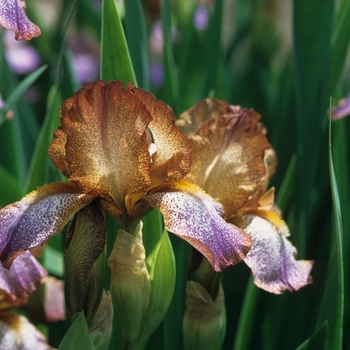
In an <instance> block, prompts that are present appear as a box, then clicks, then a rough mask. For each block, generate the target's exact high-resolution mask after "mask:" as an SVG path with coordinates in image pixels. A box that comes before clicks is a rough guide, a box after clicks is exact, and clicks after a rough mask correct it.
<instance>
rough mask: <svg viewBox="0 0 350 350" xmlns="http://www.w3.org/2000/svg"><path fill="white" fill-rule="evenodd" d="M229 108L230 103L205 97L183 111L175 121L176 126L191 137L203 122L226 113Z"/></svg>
mask: <svg viewBox="0 0 350 350" xmlns="http://www.w3.org/2000/svg"><path fill="white" fill-rule="evenodd" d="M235 108H239V107H235ZM229 109H230V105H229V104H228V103H227V102H225V101H220V100H215V99H211V98H206V99H204V100H201V101H199V102H198V103H197V104H195V105H194V106H193V107H191V108H190V109H188V110H187V111H185V112H183V113H182V114H181V115H180V118H179V119H178V120H177V121H176V126H177V127H178V128H179V129H180V130H181V131H182V132H183V133H185V134H186V135H187V136H188V137H191V136H193V135H194V134H195V133H196V132H197V130H198V129H200V127H201V126H202V125H203V123H205V122H206V121H208V120H210V119H215V118H216V117H218V116H220V115H223V114H226V113H228V112H229Z"/></svg>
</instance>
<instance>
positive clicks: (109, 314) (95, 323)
mask: <svg viewBox="0 0 350 350" xmlns="http://www.w3.org/2000/svg"><path fill="white" fill-rule="evenodd" d="M113 314H114V310H113V304H112V298H111V293H110V292H107V293H106V291H105V290H103V294H102V299H101V303H100V306H99V307H98V309H97V311H96V313H95V315H94V317H93V318H92V320H91V322H90V324H89V328H88V329H89V334H90V338H91V341H92V342H93V344H94V347H95V349H96V350H103V349H108V347H109V343H110V342H111V338H112V329H113V328H112V324H113Z"/></svg>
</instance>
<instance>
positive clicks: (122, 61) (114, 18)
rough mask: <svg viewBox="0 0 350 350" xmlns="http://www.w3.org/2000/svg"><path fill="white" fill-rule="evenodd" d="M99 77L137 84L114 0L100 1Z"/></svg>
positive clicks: (105, 79)
mask: <svg viewBox="0 0 350 350" xmlns="http://www.w3.org/2000/svg"><path fill="white" fill-rule="evenodd" d="M100 76H101V79H103V80H104V81H106V82H108V81H110V80H116V79H117V80H120V81H123V82H124V83H128V82H133V83H134V85H135V86H137V81H136V77H135V73H134V69H133V66H132V63H131V59H130V55H129V49H128V46H127V44H126V39H125V35H124V30H123V27H122V24H121V21H120V18H119V15H118V11H117V7H116V4H115V1H114V0H103V2H102V42H101V71H100Z"/></svg>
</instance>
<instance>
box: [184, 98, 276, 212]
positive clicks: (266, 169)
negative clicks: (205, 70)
mask: <svg viewBox="0 0 350 350" xmlns="http://www.w3.org/2000/svg"><path fill="white" fill-rule="evenodd" d="M201 115H202V118H200V116H201ZM181 117H182V118H185V121H186V123H187V124H189V123H190V120H187V119H188V118H191V117H193V118H194V124H196V125H197V123H198V121H199V120H207V121H206V122H204V124H202V126H201V127H200V128H199V129H197V130H196V131H195V130H192V129H191V132H195V133H194V134H193V135H192V137H191V141H192V146H193V161H192V167H191V171H190V173H189V174H188V175H187V176H186V180H188V181H190V182H193V183H196V184H197V185H199V186H200V187H202V188H203V189H204V190H205V191H206V192H207V193H208V194H209V195H210V196H212V197H213V198H214V199H215V200H216V201H218V202H220V203H221V204H222V205H223V206H224V210H225V218H229V217H231V216H232V215H235V214H236V212H237V210H238V209H240V208H242V207H243V206H244V205H245V204H246V203H247V201H248V200H249V201H251V202H252V201H254V200H257V199H258V198H259V197H260V196H261V194H262V193H263V192H264V191H265V187H266V183H267V181H268V180H269V178H270V177H271V176H272V174H273V173H274V171H275V166H276V156H275V153H274V151H273V150H272V148H271V146H270V144H269V143H268V141H267V139H266V137H265V129H264V128H263V126H262V125H261V124H260V123H259V119H260V115H259V114H258V113H256V112H254V111H253V110H247V109H243V108H240V107H238V106H230V105H229V104H227V103H225V102H222V101H216V100H209V99H207V100H204V101H201V102H199V103H198V104H197V105H195V106H194V107H192V108H191V109H190V110H189V111H187V112H185V113H184V114H183V115H181ZM189 125H190V124H189ZM186 128H187V129H188V128H190V126H187V127H186Z"/></svg>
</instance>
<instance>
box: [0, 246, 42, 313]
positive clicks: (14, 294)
mask: <svg viewBox="0 0 350 350" xmlns="http://www.w3.org/2000/svg"><path fill="white" fill-rule="evenodd" d="M46 275H47V272H46V270H45V269H44V268H43V267H42V266H41V265H40V264H39V262H38V261H37V260H36V259H35V258H34V256H33V255H32V254H31V253H30V252H29V251H26V252H24V253H23V254H21V255H19V256H18V257H17V258H16V259H15V260H14V261H13V264H12V265H11V267H10V270H7V269H5V268H4V267H1V264H0V300H1V301H0V309H1V308H4V307H5V306H6V305H4V304H6V303H7V304H8V307H10V306H15V305H12V303H13V302H15V303H16V301H17V300H20V299H21V298H22V297H24V301H26V300H25V299H26V297H27V296H28V295H29V294H30V293H32V292H34V291H35V290H36V289H37V288H38V286H39V285H40V282H41V280H42V279H43V278H44V277H45V276H46ZM17 306H19V305H17V304H16V307H17Z"/></svg>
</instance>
